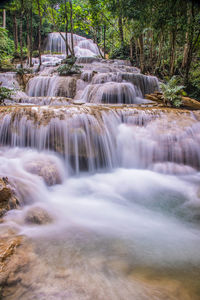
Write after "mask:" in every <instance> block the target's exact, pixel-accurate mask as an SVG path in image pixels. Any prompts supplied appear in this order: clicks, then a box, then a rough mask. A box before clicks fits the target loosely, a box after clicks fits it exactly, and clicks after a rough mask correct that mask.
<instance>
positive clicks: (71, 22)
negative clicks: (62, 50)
mask: <svg viewBox="0 0 200 300" xmlns="http://www.w3.org/2000/svg"><path fill="white" fill-rule="evenodd" d="M69 4H70V25H71V45H72V47H71V50H72V52H71V55H72V56H73V57H74V37H73V30H74V24H73V7H72V0H69Z"/></svg>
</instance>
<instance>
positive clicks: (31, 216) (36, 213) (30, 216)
mask: <svg viewBox="0 0 200 300" xmlns="http://www.w3.org/2000/svg"><path fill="white" fill-rule="evenodd" d="M52 221H53V218H52V217H51V216H50V215H49V214H48V212H47V211H46V210H44V209H43V208H41V207H31V208H30V209H29V210H28V211H27V213H26V216H25V222H26V223H28V224H37V225H45V224H49V223H52Z"/></svg>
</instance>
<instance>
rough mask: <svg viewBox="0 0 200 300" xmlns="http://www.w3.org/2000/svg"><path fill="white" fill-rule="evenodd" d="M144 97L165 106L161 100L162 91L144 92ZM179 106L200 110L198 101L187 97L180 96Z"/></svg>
mask: <svg viewBox="0 0 200 300" xmlns="http://www.w3.org/2000/svg"><path fill="white" fill-rule="evenodd" d="M145 99H148V100H152V101H155V102H157V103H161V104H163V105H164V106H167V103H165V102H164V101H163V99H162V93H160V92H155V93H153V94H146V95H145ZM181 107H184V108H186V109H191V110H200V102H198V101H197V100H195V99H192V98H189V97H182V105H181Z"/></svg>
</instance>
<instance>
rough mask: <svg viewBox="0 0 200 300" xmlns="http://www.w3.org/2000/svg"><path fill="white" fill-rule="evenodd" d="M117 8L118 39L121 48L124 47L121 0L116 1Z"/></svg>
mask: <svg viewBox="0 0 200 300" xmlns="http://www.w3.org/2000/svg"><path fill="white" fill-rule="evenodd" d="M117 6H118V27H119V37H120V40H121V46H122V47H123V46H124V31H123V22H122V9H121V8H122V7H121V0H117Z"/></svg>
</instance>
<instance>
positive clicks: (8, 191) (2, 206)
mask: <svg viewBox="0 0 200 300" xmlns="http://www.w3.org/2000/svg"><path fill="white" fill-rule="evenodd" d="M18 206H19V200H18V199H17V198H16V196H15V193H14V191H13V190H12V188H11V186H10V185H9V181H8V178H4V177H3V178H0V217H2V216H3V215H4V214H5V213H6V212H7V211H8V210H10V209H15V208H17V207H18Z"/></svg>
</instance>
